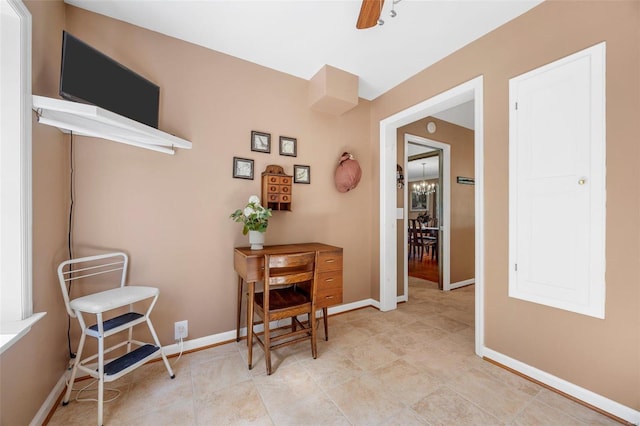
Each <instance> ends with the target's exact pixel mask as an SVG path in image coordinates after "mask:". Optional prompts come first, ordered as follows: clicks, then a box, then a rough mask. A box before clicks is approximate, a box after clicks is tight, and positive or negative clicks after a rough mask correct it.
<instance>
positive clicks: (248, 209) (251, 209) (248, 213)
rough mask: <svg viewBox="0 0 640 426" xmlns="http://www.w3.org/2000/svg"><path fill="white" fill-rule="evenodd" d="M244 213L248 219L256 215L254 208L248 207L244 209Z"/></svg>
mask: <svg viewBox="0 0 640 426" xmlns="http://www.w3.org/2000/svg"><path fill="white" fill-rule="evenodd" d="M243 213H244V215H245V216H246V217H249V216H251V215H252V214H254V213H255V210H253V208H251V207H249V206H247V207H245V208H244V212H243Z"/></svg>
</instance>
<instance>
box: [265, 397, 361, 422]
mask: <svg viewBox="0 0 640 426" xmlns="http://www.w3.org/2000/svg"><path fill="white" fill-rule="evenodd" d="M263 396H264V395H263ZM265 405H266V406H267V410H268V411H269V413H271V418H272V419H273V422H274V423H275V424H277V425H292V426H298V425H345V426H346V425H349V424H350V423H349V421H348V420H347V418H346V417H345V416H344V414H342V412H341V411H340V409H338V407H337V406H336V405H335V404H334V403H333V402H332V401H331V400H330V399H329V398H327V396H326V395H325V394H324V393H322V392H311V393H306V394H297V393H294V394H289V395H288V401H287V402H286V403H283V404H280V405H275V406H271V405H270V404H265Z"/></svg>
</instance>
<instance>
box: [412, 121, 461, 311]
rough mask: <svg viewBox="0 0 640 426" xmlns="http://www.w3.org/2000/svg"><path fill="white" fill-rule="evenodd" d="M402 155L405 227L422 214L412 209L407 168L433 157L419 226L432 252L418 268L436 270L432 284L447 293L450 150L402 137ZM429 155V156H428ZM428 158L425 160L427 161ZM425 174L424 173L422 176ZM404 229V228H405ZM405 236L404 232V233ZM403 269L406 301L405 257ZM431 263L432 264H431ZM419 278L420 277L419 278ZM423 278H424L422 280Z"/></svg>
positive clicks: (423, 139)
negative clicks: (430, 241)
mask: <svg viewBox="0 0 640 426" xmlns="http://www.w3.org/2000/svg"><path fill="white" fill-rule="evenodd" d="M404 152H405V166H406V167H405V168H406V170H407V176H408V179H407V184H406V185H405V187H404V200H405V203H404V206H403V209H404V212H406V214H404V215H403V218H404V221H405V223H410V222H409V220H410V219H411V218H413V217H414V216H415V217H418V216H420V215H419V214H418V215H417V213H422V212H421V211H420V209H421V206H419V207H418V209H416V208H415V207H416V206H414V205H413V203H412V201H413V199H414V198H415V195H414V194H412V192H413V184H412V182H410V180H411V175H410V169H411V167H410V164H409V163H411V162H412V161H417V162H418V164H419V165H422V162H423V161H424V160H422V158H425V156H429V155H433V154H435V155H436V156H435V157H434V158H433V160H435V164H433V166H434V168H432V169H431V172H430V173H429V174H428V176H427V175H426V174H425V177H428V178H432V179H430V180H429V181H431V182H433V181H434V179H433V178H435V180H436V181H437V183H435V182H434V183H435V185H434V187H433V188H432V189H433V193H432V194H430V195H427V196H426V197H425V200H426V201H427V204H428V206H425V207H426V216H427V217H424V216H422V217H423V219H427V220H426V222H425V221H424V220H423V221H422V222H423V223H425V224H426V226H425V231H426V233H428V234H429V235H430V236H433V237H435V243H436V244H435V247H433V248H432V251H431V252H430V253H429V257H428V258H427V259H424V257H423V258H422V259H420V260H421V262H420V264H421V265H422V266H431V267H433V266H434V264H435V267H436V268H437V278H436V280H435V281H436V282H437V283H438V288H440V289H441V290H445V291H448V290H450V281H451V280H450V265H451V261H450V222H451V220H450V216H451V214H450V211H451V208H450V205H451V195H450V187H451V177H450V173H449V170H450V168H451V149H450V146H449V145H448V144H446V143H442V142H437V141H434V140H431V139H426V138H423V137H420V136H416V135H412V134H405V137H404ZM430 152H431V154H430ZM427 158H428V157H427ZM425 173H426V172H425ZM405 228H406V226H405ZM406 232H407V233H408V232H409V231H408V229H407V231H406ZM408 239H409V235H405V241H408ZM405 259H407V261H405V267H404V274H403V279H404V293H403V295H404V296H405V299H406V298H407V297H408V294H409V293H408V291H409V280H408V272H409V271H408V268H409V263H410V262H411V259H410V257H409V256H405ZM434 260H435V262H434ZM420 278H422V277H420ZM425 278H426V277H425ZM426 279H427V280H429V281H433V280H432V279H429V278H426Z"/></svg>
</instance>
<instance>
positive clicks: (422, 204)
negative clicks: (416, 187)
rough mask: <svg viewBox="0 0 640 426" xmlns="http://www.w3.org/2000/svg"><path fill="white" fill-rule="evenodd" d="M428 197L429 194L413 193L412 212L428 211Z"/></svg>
mask: <svg viewBox="0 0 640 426" xmlns="http://www.w3.org/2000/svg"><path fill="white" fill-rule="evenodd" d="M427 202H428V197H427V194H418V193H417V192H414V191H411V208H410V210H411V211H414V212H416V211H417V212H423V211H426V210H427Z"/></svg>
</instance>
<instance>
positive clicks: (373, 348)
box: [339, 338, 399, 371]
mask: <svg viewBox="0 0 640 426" xmlns="http://www.w3.org/2000/svg"><path fill="white" fill-rule="evenodd" d="M339 352H340V353H342V354H344V355H345V356H347V357H348V358H349V359H351V360H352V361H353V362H354V363H355V364H356V365H358V367H360V368H361V369H363V370H368V371H371V370H375V369H376V368H378V367H381V366H383V365H387V364H389V363H391V362H393V361H395V360H396V359H398V358H399V356H398V355H397V354H396V353H394V352H393V351H391V350H389V349H387V348H386V347H385V346H384V345H382V344H379V343H378V341H377V340H376V339H375V338H372V339H369V340H368V341H367V343H366V344H362V345H358V346H348V347H345V348H342V349H339Z"/></svg>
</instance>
